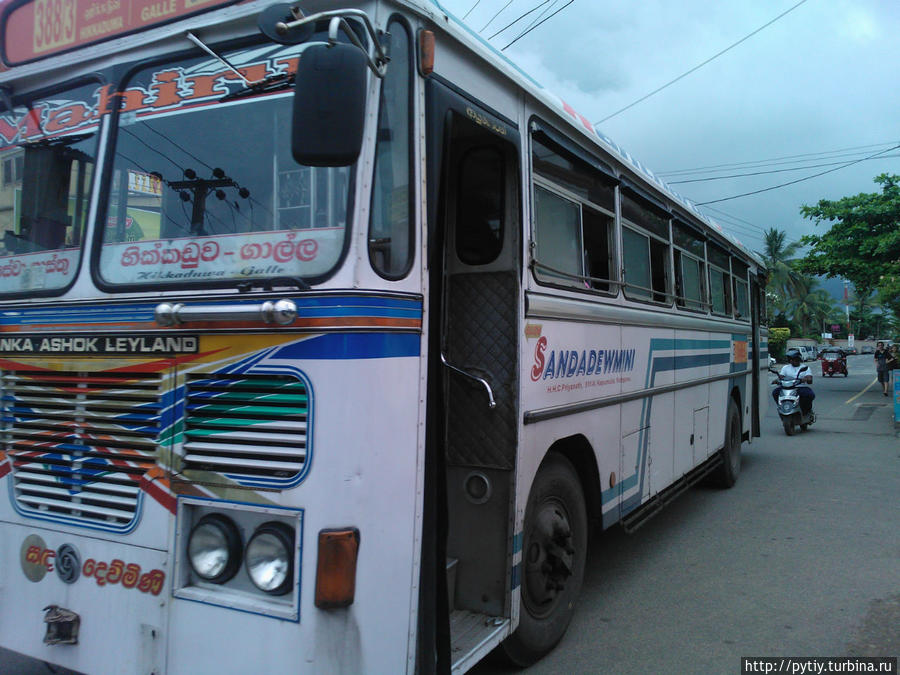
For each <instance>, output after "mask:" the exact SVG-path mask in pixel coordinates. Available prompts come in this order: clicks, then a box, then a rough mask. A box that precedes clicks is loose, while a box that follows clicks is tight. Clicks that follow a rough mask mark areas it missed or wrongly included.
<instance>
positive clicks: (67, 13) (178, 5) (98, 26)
mask: <svg viewBox="0 0 900 675" xmlns="http://www.w3.org/2000/svg"><path fill="white" fill-rule="evenodd" d="M233 2H235V0H32V1H31V2H26V3H25V4H21V5H18V6H13V9H12V11H10V12H8V13H7V14H6V15H5V16H4V21H3V60H4V61H5V62H6V63H7V64H9V65H17V64H20V63H27V62H28V61H33V60H35V59H40V58H43V57H45V56H50V55H52V54H57V53H59V52H64V51H68V50H70V49H74V48H76V47H83V46H85V45H89V44H92V43H94V42H100V41H102V40H108V39H110V38H113V37H116V36H119V35H123V34H125V33H131V32H134V31H138V30H144V29H146V28H150V27H151V26H155V25H157V24H162V23H167V22H169V21H172V20H174V19H179V18H182V17H184V16H187V15H189V14H196V13H198V12H202V11H206V10H210V9H213V8H215V7H218V6H221V5H227V4H231V3H233Z"/></svg>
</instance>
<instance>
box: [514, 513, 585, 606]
mask: <svg viewBox="0 0 900 675" xmlns="http://www.w3.org/2000/svg"><path fill="white" fill-rule="evenodd" d="M528 534H529V536H528V540H527V541H528V543H527V550H526V551H525V552H524V554H525V578H524V581H525V588H524V590H525V593H524V594H523V598H524V601H525V603H526V604H527V605H528V609H529V610H530V611H531V613H532V614H533V615H535V616H541V615H547V614H549V613H550V612H552V611H553V608H554V606H555V605H556V603H557V601H558V599H559V596H560V595H561V593H562V592H563V591H564V590H565V587H566V581H568V579H569V577H571V576H572V573H573V571H574V559H575V548H574V546H573V545H572V541H573V537H572V527H571V525H570V524H569V519H568V516H567V514H566V512H565V510H564V509H563V508H562V506H561V505H559V504H558V503H556V502H549V503H547V502H545V503H544V504H542V505H541V507H540V510H539V511H538V513H537V514H536V517H535V518H534V526H533V527H532V529H531V530H530V532H529V533H528Z"/></svg>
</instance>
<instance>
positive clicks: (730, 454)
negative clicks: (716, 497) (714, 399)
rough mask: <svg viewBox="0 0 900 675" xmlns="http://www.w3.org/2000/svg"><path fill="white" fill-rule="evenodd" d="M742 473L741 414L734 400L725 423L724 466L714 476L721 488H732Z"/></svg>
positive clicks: (729, 405)
mask: <svg viewBox="0 0 900 675" xmlns="http://www.w3.org/2000/svg"><path fill="white" fill-rule="evenodd" d="M740 473H741V414H740V413H739V412H738V407H737V404H736V403H735V402H734V399H732V400H730V401H729V402H728V417H727V418H726V421H725V447H723V448H722V464H721V465H719V468H718V469H717V470H716V472H715V473H714V474H713V476H714V482H715V483H716V485H718V486H719V487H723V488H730V487H731V486H732V485H734V484H735V483H736V482H737V479H738V475H739V474H740Z"/></svg>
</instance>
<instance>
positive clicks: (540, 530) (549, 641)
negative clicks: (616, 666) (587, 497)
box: [503, 454, 588, 666]
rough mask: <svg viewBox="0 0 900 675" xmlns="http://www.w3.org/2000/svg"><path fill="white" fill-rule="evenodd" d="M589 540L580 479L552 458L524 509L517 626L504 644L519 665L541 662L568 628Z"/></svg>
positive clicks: (560, 460) (565, 464)
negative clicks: (519, 603) (519, 604)
mask: <svg viewBox="0 0 900 675" xmlns="http://www.w3.org/2000/svg"><path fill="white" fill-rule="evenodd" d="M587 535H588V527H587V511H586V509H585V505H584V493H583V492H582V489H581V483H580V482H579V480H578V474H577V473H576V472H575V469H574V468H573V467H572V464H571V463H570V462H569V460H567V459H566V458H565V457H563V456H562V455H559V454H550V455H548V456H547V458H546V459H545V460H544V463H543V464H542V465H541V468H540V469H539V470H538V473H537V476H536V477H535V479H534V484H533V485H532V486H531V493H530V494H529V495H528V504H527V506H526V507H525V527H524V532H523V542H522V587H521V599H522V602H521V609H520V612H519V626H518V628H517V629H516V631H515V632H514V633H513V634H512V635H510V636H509V637H508V638H507V639H506V640H505V641H504V642H503V651H504V652H505V653H506V656H507V657H508V658H509V660H510V661H512V662H513V663H515V664H516V665H519V666H528V665H531V664H532V663H534V662H535V661H537V660H538V659H540V658H541V657H542V656H544V655H545V654H546V653H547V652H549V651H550V650H551V649H553V647H554V646H556V643H557V642H559V641H560V639H561V638H562V636H563V635H564V634H565V632H566V629H567V628H568V627H569V621H570V620H571V619H572V615H573V614H574V612H575V602H576V600H577V599H578V595H579V593H580V592H581V582H582V580H583V579H584V564H585V558H586V555H587V538H588V537H587Z"/></svg>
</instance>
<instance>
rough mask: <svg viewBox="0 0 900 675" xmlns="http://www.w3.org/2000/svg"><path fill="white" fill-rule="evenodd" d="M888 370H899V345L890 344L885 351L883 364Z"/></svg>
mask: <svg viewBox="0 0 900 675" xmlns="http://www.w3.org/2000/svg"><path fill="white" fill-rule="evenodd" d="M884 365H885V367H886V368H887V369H888V370H898V369H900V345H897V344H892V345H891V346H890V347H888V350H887V360H886V361H885V363H884Z"/></svg>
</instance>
